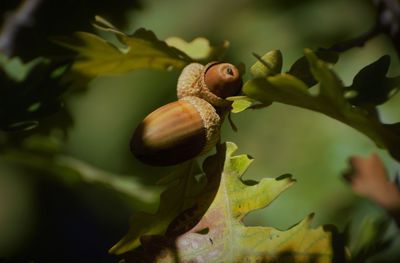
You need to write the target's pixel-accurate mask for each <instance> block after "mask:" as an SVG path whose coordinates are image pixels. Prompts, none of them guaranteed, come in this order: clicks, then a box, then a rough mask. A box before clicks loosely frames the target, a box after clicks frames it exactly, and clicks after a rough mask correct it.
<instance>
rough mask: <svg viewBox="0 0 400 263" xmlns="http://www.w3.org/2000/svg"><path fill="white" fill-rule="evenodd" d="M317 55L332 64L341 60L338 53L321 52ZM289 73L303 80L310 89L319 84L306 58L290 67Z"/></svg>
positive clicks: (300, 59) (316, 53) (317, 52)
mask: <svg viewBox="0 0 400 263" xmlns="http://www.w3.org/2000/svg"><path fill="white" fill-rule="evenodd" d="M315 55H316V56H317V57H318V58H319V59H321V60H323V61H325V62H328V63H331V64H335V63H336V62H337V61H338V60H339V55H338V53H336V52H332V51H323V50H319V51H316V52H315ZM288 73H289V74H290V75H292V76H295V77H297V78H298V79H300V80H302V81H303V82H304V83H305V84H306V85H307V86H308V87H311V86H314V85H315V84H317V82H318V81H317V80H316V79H315V77H314V75H313V74H312V72H311V70H310V66H309V62H308V59H307V58H306V56H303V57H301V58H299V59H298V60H296V62H295V63H293V65H292V66H291V67H290V69H289V72H288Z"/></svg>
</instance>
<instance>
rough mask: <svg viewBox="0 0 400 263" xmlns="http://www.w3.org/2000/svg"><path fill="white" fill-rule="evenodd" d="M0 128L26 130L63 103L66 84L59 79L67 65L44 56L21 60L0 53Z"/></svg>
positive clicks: (56, 109)
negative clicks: (23, 61) (62, 96)
mask: <svg viewBox="0 0 400 263" xmlns="http://www.w3.org/2000/svg"><path fill="white" fill-rule="evenodd" d="M0 66H1V67H0V129H2V130H6V131H18V130H26V129H31V128H34V127H36V126H37V125H38V124H39V119H42V118H44V117H46V116H49V115H51V114H53V113H54V112H56V111H58V110H60V108H61V107H62V103H61V99H60V96H61V95H62V93H63V92H64V91H65V90H66V86H65V85H63V84H61V83H60V82H59V80H60V78H61V76H62V75H63V73H64V72H65V70H66V69H67V67H66V65H65V64H64V65H63V64H61V65H59V64H55V63H51V61H49V60H47V59H44V58H37V59H35V60H32V61H31V62H29V63H26V64H24V63H22V62H21V60H19V59H18V58H13V59H7V58H6V57H4V56H1V57H0Z"/></svg>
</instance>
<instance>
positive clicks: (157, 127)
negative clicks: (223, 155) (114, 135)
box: [130, 96, 221, 166]
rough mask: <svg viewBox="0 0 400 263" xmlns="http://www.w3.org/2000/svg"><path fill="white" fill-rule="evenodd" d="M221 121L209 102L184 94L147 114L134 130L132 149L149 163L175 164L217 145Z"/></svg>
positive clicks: (157, 164) (156, 164) (155, 164)
mask: <svg viewBox="0 0 400 263" xmlns="http://www.w3.org/2000/svg"><path fill="white" fill-rule="evenodd" d="M220 125H221V119H220V117H219V116H218V114H217V113H216V111H215V109H214V108H213V107H212V106H211V105H210V104H209V103H207V102H206V101H204V100H202V99H200V98H197V97H192V96H189V97H184V98H182V99H180V100H178V101H175V102H171V103H169V104H167V105H164V106H162V107H160V108H158V109H156V110H155V111H153V112H152V113H150V114H149V115H147V117H146V118H145V119H144V120H143V121H142V122H141V123H140V125H139V126H138V127H137V128H136V130H135V132H134V134H133V137H132V140H131V145H130V146H131V151H132V153H133V154H134V155H135V156H136V157H137V158H138V159H139V160H141V161H143V162H144V163H147V164H150V165H154V166H168V165H175V164H178V163H181V162H184V161H187V160H189V159H192V158H194V157H196V156H197V155H201V154H204V153H206V152H208V151H209V150H210V149H211V148H212V147H214V146H215V144H216V143H217V141H218V139H219V131H220Z"/></svg>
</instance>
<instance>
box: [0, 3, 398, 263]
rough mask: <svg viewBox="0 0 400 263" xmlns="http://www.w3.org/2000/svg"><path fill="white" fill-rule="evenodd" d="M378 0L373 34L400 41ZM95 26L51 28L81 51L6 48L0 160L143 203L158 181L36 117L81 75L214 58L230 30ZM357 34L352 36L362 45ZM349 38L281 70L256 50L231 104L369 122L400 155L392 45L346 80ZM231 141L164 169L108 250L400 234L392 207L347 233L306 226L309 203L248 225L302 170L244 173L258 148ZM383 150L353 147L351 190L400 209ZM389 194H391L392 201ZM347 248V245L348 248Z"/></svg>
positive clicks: (293, 251) (253, 245)
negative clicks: (119, 166)
mask: <svg viewBox="0 0 400 263" xmlns="http://www.w3.org/2000/svg"><path fill="white" fill-rule="evenodd" d="M376 2H377V5H379V10H378V11H379V12H378V19H377V22H376V23H377V26H376V27H375V28H374V31H373V32H372V33H369V34H367V35H366V36H367V37H371V36H373V35H376V33H377V32H379V30H383V32H384V33H385V34H387V35H388V36H390V37H391V38H392V40H393V42H394V43H398V38H396V36H397V35H398V26H397V27H396V23H397V25H398V21H397V20H398V19H397V18H396V16H395V15H396V14H397V13H396V12H397V11H396V10H394V11H392V10H389V9H388V6H386V5H387V3H386V2H384V1H376ZM389 11H390V13H391V14H393V15H394V16H393V17H389V18H390V19H389V18H387V17H385V15H384V14H385V13H387V12H389ZM396 19H397V20H396ZM386 20H387V21H386ZM389 20H390V21H389ZM392 20H393V21H392ZM93 26H94V27H95V28H97V29H98V30H99V31H100V33H99V35H100V36H99V35H98V34H93V33H89V32H83V31H79V32H75V33H73V34H72V35H69V36H67V35H64V34H65V32H63V31H60V32H61V33H62V35H60V36H57V37H52V38H51V39H52V42H53V43H56V44H58V45H59V46H61V47H64V48H66V49H68V51H72V52H73V53H74V54H72V55H71V53H69V52H67V50H63V51H62V53H61V57H62V59H61V60H60V58H59V57H53V58H51V59H50V58H43V57H37V58H35V59H33V60H32V61H30V62H27V63H24V62H22V60H21V59H20V58H11V59H9V58H6V57H5V56H3V55H1V57H0V130H2V133H0V146H1V151H0V154H1V156H0V162H1V163H7V164H11V165H14V166H16V167H19V168H20V169H27V170H34V171H37V172H38V173H39V174H46V175H49V174H51V175H54V176H56V177H58V178H61V179H62V180H61V181H63V182H64V183H71V182H81V181H83V182H87V183H96V184H98V185H100V186H101V187H106V188H109V189H112V191H114V192H116V193H119V194H122V195H123V196H126V197H128V198H129V200H130V202H132V203H141V204H142V205H146V204H149V203H151V202H153V201H154V199H155V196H156V195H157V193H158V189H155V188H154V187H148V186H146V185H145V184H144V183H142V182H141V181H140V180H137V179H136V178H134V177H133V176H132V175H121V174H118V173H112V172H109V171H105V170H103V169H100V168H98V167H95V166H94V165H92V164H89V163H88V162H85V161H82V160H79V159H77V158H74V157H72V156H69V155H68V154H65V152H63V151H64V150H63V141H62V140H61V139H60V138H59V137H58V136H56V135H57V132H58V130H57V129H56V128H59V127H58V123H57V122H56V121H55V122H53V123H52V124H51V125H53V126H52V127H50V130H51V132H50V133H49V134H47V135H45V136H43V135H38V133H39V129H35V128H37V126H38V125H39V123H42V122H43V120H44V119H46V118H48V117H49V116H51V115H53V114H54V113H56V112H59V111H60V110H65V108H64V107H63V106H64V103H63V102H62V98H63V96H65V94H66V91H68V90H71V89H73V88H74V87H77V86H80V87H86V86H87V84H88V82H89V81H90V80H92V79H94V78H96V77H99V76H104V75H116V74H124V73H127V72H131V71H133V70H137V69H158V70H167V71H170V70H172V69H177V70H180V69H182V68H183V67H184V66H185V65H187V64H188V63H191V62H193V61H197V62H200V63H208V62H210V61H213V60H218V59H220V57H221V56H222V55H223V54H224V53H225V52H226V50H227V48H228V47H229V42H228V41H222V42H221V43H220V44H218V45H213V44H211V42H210V41H209V40H208V39H206V38H203V37H198V38H194V39H193V40H192V41H191V42H187V41H185V40H183V39H182V38H179V37H168V38H166V39H165V40H160V39H159V38H158V37H157V36H156V35H155V34H154V33H153V31H150V30H146V29H144V28H139V29H137V30H136V31H135V32H134V33H132V34H126V33H124V32H123V31H122V30H120V29H118V28H117V27H116V26H114V25H113V24H111V23H110V22H108V21H107V20H105V19H104V18H102V17H100V16H96V17H95V21H94V22H93ZM376 30H378V31H376ZM103 36H104V37H103ZM364 37H365V36H364ZM358 40H359V39H357V41H355V42H357V43H356V45H353V46H359V45H360V43H359V41H358ZM349 44H351V43H350V42H349V43H346V44H341V45H334V46H333V47H332V48H330V49H320V50H315V51H312V50H310V49H305V50H304V56H302V57H301V58H299V59H298V60H296V61H295V62H294V63H293V65H292V66H291V67H290V68H289V70H288V71H287V72H282V67H283V62H282V53H281V52H280V51H279V50H272V51H270V52H268V53H266V54H265V55H263V56H259V55H257V54H255V53H254V54H253V55H254V56H255V57H256V59H257V61H256V62H255V64H254V65H253V66H252V67H250V74H251V76H249V78H248V80H247V82H245V84H244V86H243V90H242V94H240V95H239V96H235V97H230V98H227V99H228V100H230V101H232V105H231V112H232V113H240V112H243V111H245V110H247V109H261V108H264V107H267V106H269V105H271V104H272V103H274V102H278V103H284V104H288V105H293V106H297V107H301V108H305V109H308V110H312V111H315V112H319V113H322V114H324V115H326V116H329V117H331V118H333V119H336V120H338V121H340V122H343V123H345V124H347V125H349V126H351V127H353V128H354V129H356V130H358V131H359V132H361V133H363V134H365V135H366V136H368V137H369V138H370V139H371V140H373V141H374V142H375V144H376V145H377V146H378V147H380V148H384V149H387V150H388V152H389V153H390V154H391V155H392V156H393V157H394V158H395V159H397V161H400V122H398V123H393V124H387V123H383V122H382V121H381V118H380V116H379V112H378V106H380V105H382V104H384V103H386V102H387V101H389V100H390V99H391V98H392V96H393V95H394V94H395V93H396V92H397V91H398V89H399V86H400V76H395V77H388V76H387V73H388V70H389V66H390V57H389V56H387V55H385V56H382V57H381V58H379V59H378V60H376V61H375V62H373V63H371V64H369V65H367V66H365V67H364V68H363V69H361V70H360V71H359V72H358V73H357V74H356V75H355V77H354V79H353V83H352V84H351V85H350V86H345V85H344V84H343V82H342V80H341V79H340V78H339V77H338V76H337V75H336V73H335V72H334V70H333V69H332V67H333V64H335V63H336V62H337V61H338V59H339V55H338V53H336V52H333V51H343V50H345V48H346V47H347V46H348V45H349ZM361 44H362V43H361ZM0 48H1V47H0ZM396 48H397V49H398V46H396ZM9 52H11V53H12V52H13V50H12V49H10V50H9ZM65 58H67V59H68V61H66V60H65ZM241 72H242V73H244V66H243V70H241ZM27 130H30V132H26V131H27ZM15 131H18V132H21V133H13V132H15ZM35 132H36V133H37V134H36V133H35ZM246 138H247V139H248V140H253V139H254V138H251V137H250V136H248V137H246ZM236 151H237V146H236V145H235V144H234V143H231V142H227V143H224V144H219V145H218V146H217V153H216V154H215V155H212V156H209V157H208V158H206V159H205V161H204V162H203V167H202V168H203V169H202V170H201V169H200V168H199V167H198V166H197V163H196V160H190V161H188V162H186V163H183V164H181V165H178V166H177V167H175V168H174V170H173V172H172V173H171V174H169V175H167V176H165V177H164V178H162V179H161V180H160V181H159V185H161V186H162V187H164V190H163V192H162V193H161V194H160V202H159V207H158V210H157V211H156V212H155V213H154V214H150V213H145V212H136V213H134V215H133V216H132V218H131V221H130V228H129V230H128V233H127V234H126V235H125V236H124V237H123V238H122V239H121V240H120V241H119V242H117V243H116V244H115V245H114V246H113V247H112V248H111V249H110V250H109V252H110V253H112V254H116V255H119V256H122V257H123V258H124V259H125V261H127V262H138V261H142V262H177V261H179V262H260V261H261V262H288V261H289V262H345V261H348V262H364V261H365V260H368V259H369V258H370V257H372V256H374V255H376V254H378V253H380V252H382V251H383V250H385V249H386V248H388V247H389V245H390V244H391V242H392V241H393V240H394V238H392V237H390V238H388V237H386V236H385V233H386V231H387V229H388V226H389V223H388V221H387V220H386V219H385V220H371V221H368V220H366V221H364V223H363V224H362V225H361V230H360V231H359V233H357V234H358V235H354V236H350V240H346V242H347V243H346V244H344V243H343V240H341V238H342V236H341V235H338V233H337V232H336V230H335V228H334V227H330V226H320V227H317V228H311V220H312V217H313V214H311V215H310V216H308V217H306V218H305V219H304V220H302V221H301V222H299V223H297V224H295V225H294V226H292V227H291V228H289V229H287V230H284V231H282V230H278V229H275V228H273V227H270V226H246V225H245V224H244V223H243V219H244V218H245V216H246V215H248V214H249V213H250V212H252V211H255V210H257V209H260V208H263V207H266V206H269V205H270V204H271V203H272V201H273V200H274V199H275V198H277V197H278V196H279V195H280V194H281V193H282V192H283V191H284V190H286V189H287V188H289V187H290V186H292V185H293V184H294V182H295V180H294V179H292V176H291V175H283V176H279V177H277V178H263V179H262V180H261V181H260V182H256V181H252V180H245V179H244V178H243V174H244V173H245V171H246V170H247V169H248V167H249V166H250V164H251V163H252V161H253V159H252V158H250V157H249V156H247V155H234V154H235V152H236ZM375 157H376V156H375ZM376 158H377V157H376ZM376 158H375V159H374V160H372V159H369V160H368V161H364V162H363V161H362V160H361V159H360V158H356V157H353V158H352V159H351V161H350V164H351V169H350V170H349V171H347V172H346V173H345V176H346V178H347V179H349V181H350V183H351V186H352V188H353V191H354V192H355V193H359V194H361V195H363V196H366V197H367V198H370V199H371V200H373V201H375V202H376V203H377V204H378V205H380V206H381V207H383V208H385V209H386V210H388V212H389V213H390V215H391V216H392V217H394V218H395V219H396V220H398V215H399V208H398V205H399V201H400V199H399V189H398V186H396V185H395V184H393V183H391V182H390V181H389V180H388V176H387V173H386V171H385V169H384V166H383V163H382V162H380V161H379V158H378V160H377V159H376ZM355 160H356V161H355ZM285 169H286V167H285ZM372 171H374V173H373V172H372ZM377 175H378V176H377ZM388 189H389V190H390V191H388ZM389 195H390V196H389ZM385 196H386V197H388V196H389V197H390V204H391V205H390V207H388V206H387V203H388V201H387V200H388V199H384V197H385ZM392 204H394V205H392ZM0 208H1V207H0ZM0 219H1V218H0ZM345 250H348V251H350V253H349V254H348V255H346V258H345V256H344V251H345ZM0 256H1V255H0ZM0 261H1V258H0ZM32 261H33V260H32Z"/></svg>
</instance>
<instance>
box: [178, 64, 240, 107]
mask: <svg viewBox="0 0 400 263" xmlns="http://www.w3.org/2000/svg"><path fill="white" fill-rule="evenodd" d="M241 87H242V79H241V76H240V73H239V70H238V69H237V67H235V66H234V65H233V64H230V63H222V62H211V63H208V64H207V65H205V66H203V65H201V64H199V63H191V64H189V65H187V66H186V67H185V68H184V69H183V70H182V73H181V75H180V76H179V79H178V85H177V95H178V98H183V97H186V96H196V97H199V98H202V99H204V100H206V101H207V102H209V103H210V104H212V105H213V106H214V107H229V106H230V104H231V102H230V101H227V100H225V98H226V97H229V96H234V95H237V94H238V93H239V92H240V89H241Z"/></svg>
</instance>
